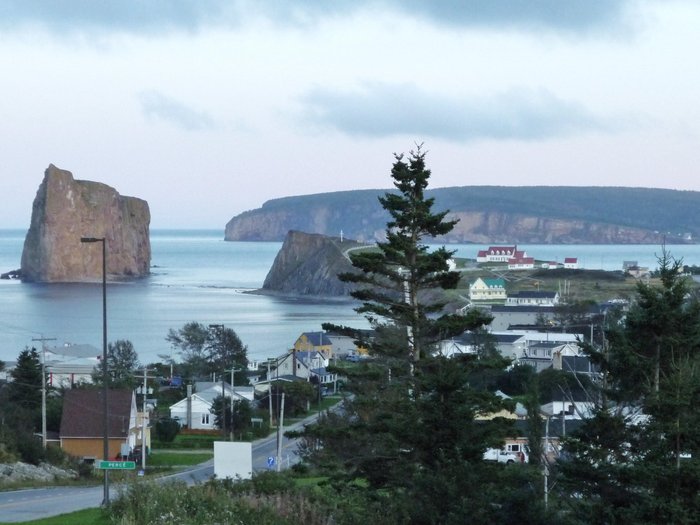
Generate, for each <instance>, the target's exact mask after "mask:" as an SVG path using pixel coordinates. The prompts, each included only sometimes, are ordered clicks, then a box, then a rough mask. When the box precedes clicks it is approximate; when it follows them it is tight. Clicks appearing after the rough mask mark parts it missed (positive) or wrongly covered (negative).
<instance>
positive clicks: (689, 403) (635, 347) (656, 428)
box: [561, 249, 700, 523]
mask: <svg viewBox="0 0 700 525" xmlns="http://www.w3.org/2000/svg"><path fill="white" fill-rule="evenodd" d="M659 264H660V268H659V271H658V276H659V280H658V283H651V284H649V283H640V284H639V285H638V290H637V291H638V298H637V301H636V302H635V303H634V304H633V305H632V306H631V308H630V311H629V312H628V313H627V315H626V317H625V320H624V323H623V325H622V326H621V327H619V328H614V329H611V330H609V331H608V333H607V336H608V340H609V346H608V347H607V348H606V349H605V351H600V352H592V357H593V358H594V359H596V360H598V362H599V364H600V365H601V368H602V371H603V373H604V378H605V381H604V383H603V385H604V387H605V388H604V389H603V391H602V392H601V394H602V395H601V397H600V400H601V404H600V406H599V407H598V409H597V412H596V414H595V416H594V417H593V418H591V419H590V420H587V421H585V422H584V425H583V427H582V428H581V429H579V431H578V432H576V434H575V435H574V436H573V438H571V439H570V440H569V441H568V443H567V446H566V457H567V458H569V461H566V462H562V463H561V470H562V473H563V474H564V477H563V479H562V484H561V487H562V488H563V489H564V493H565V494H571V493H573V494H576V496H577V497H576V498H572V499H568V498H567V500H568V501H569V502H570V504H572V506H573V507H574V511H575V512H573V514H572V515H575V516H578V517H579V518H580V521H581V522H582V523H584V522H585V523H591V522H596V523H660V522H668V523H697V517H698V516H700V437H698V436H700V411H699V410H698V406H699V405H698V403H700V302H698V299H697V297H696V296H695V295H694V292H693V289H692V287H691V282H690V281H689V279H688V278H687V277H685V276H683V275H682V274H681V273H680V272H679V270H680V268H681V263H680V262H679V261H676V260H674V259H673V258H672V257H670V255H669V254H668V253H667V252H666V250H665V249H664V251H663V254H662V256H661V257H660V258H659Z"/></svg>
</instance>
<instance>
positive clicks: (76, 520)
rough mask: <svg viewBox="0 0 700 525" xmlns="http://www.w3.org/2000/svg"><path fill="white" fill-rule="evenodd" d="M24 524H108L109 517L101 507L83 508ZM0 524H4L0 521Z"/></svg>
mask: <svg viewBox="0 0 700 525" xmlns="http://www.w3.org/2000/svg"><path fill="white" fill-rule="evenodd" d="M22 523H23V524H24V525H66V524H67V523H70V525H109V523H110V521H109V517H108V516H107V515H106V514H105V513H103V512H102V509H99V508H94V509H85V510H79V511H77V512H71V513H68V514H61V515H59V516H52V517H50V518H43V519H40V520H34V521H24V522H22ZM0 525H6V524H5V523H4V522H0Z"/></svg>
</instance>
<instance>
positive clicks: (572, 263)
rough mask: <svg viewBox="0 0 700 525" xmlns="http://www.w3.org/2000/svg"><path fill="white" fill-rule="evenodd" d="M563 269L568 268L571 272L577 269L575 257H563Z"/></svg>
mask: <svg viewBox="0 0 700 525" xmlns="http://www.w3.org/2000/svg"><path fill="white" fill-rule="evenodd" d="M564 268H569V269H571V270H577V269H578V259H577V258H576V257H565V258H564Z"/></svg>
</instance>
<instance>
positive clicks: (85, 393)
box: [61, 388, 134, 438]
mask: <svg viewBox="0 0 700 525" xmlns="http://www.w3.org/2000/svg"><path fill="white" fill-rule="evenodd" d="M102 395H103V392H102V389H101V388H99V389H97V388H75V389H71V390H67V391H66V392H65V393H64V395H63V416H62V417H61V438H97V437H103V436H104V426H103V424H102V421H103V414H104V412H103V397H102ZM133 398H134V393H133V392H132V391H131V390H128V389H119V390H109V393H108V395H107V403H108V408H107V410H108V414H109V424H108V426H109V437H116V438H125V437H126V436H127V435H128V433H129V424H130V418H131V407H132V401H133Z"/></svg>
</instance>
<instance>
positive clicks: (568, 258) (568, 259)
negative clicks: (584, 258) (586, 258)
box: [564, 257, 578, 263]
mask: <svg viewBox="0 0 700 525" xmlns="http://www.w3.org/2000/svg"><path fill="white" fill-rule="evenodd" d="M564 262H565V263H575V262H578V258H576V257H565V258H564Z"/></svg>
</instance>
